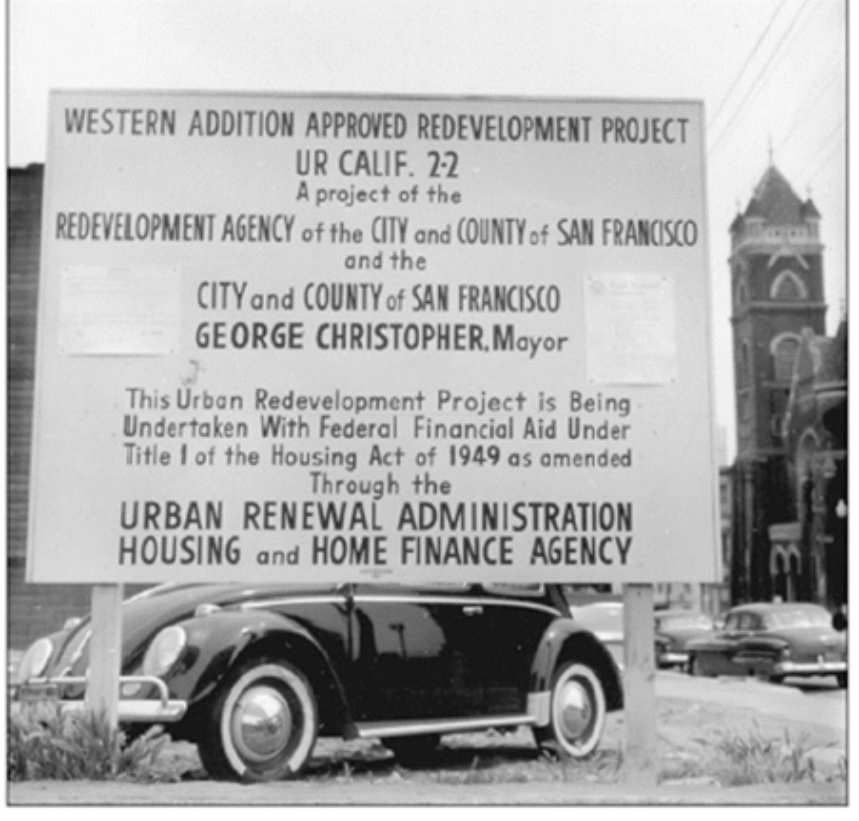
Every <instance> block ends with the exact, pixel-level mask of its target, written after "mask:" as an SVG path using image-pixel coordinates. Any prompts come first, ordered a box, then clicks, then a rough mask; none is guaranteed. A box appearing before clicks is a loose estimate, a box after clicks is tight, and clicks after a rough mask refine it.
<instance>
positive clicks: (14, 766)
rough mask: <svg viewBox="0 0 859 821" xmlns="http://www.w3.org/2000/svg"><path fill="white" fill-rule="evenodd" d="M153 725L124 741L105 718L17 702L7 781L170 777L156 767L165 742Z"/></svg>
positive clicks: (9, 741) (9, 736)
mask: <svg viewBox="0 0 859 821" xmlns="http://www.w3.org/2000/svg"><path fill="white" fill-rule="evenodd" d="M158 732H159V731H157V730H155V731H150V732H149V733H146V734H145V735H142V736H140V737H139V738H136V739H135V740H134V741H132V742H130V743H129V742H128V740H127V738H126V736H125V734H124V733H122V732H121V731H119V730H118V729H116V728H112V727H110V725H109V722H108V721H107V718H106V717H105V716H104V715H103V714H102V715H96V714H94V713H92V712H83V713H65V714H64V713H63V712H62V711H61V709H60V707H59V705H57V704H52V703H50V702H34V703H33V704H27V705H22V707H21V709H18V710H15V711H14V712H13V714H12V715H10V716H9V723H8V728H7V763H6V774H7V778H8V780H9V781H36V780H48V779H49V780H57V781H72V780H91V781H110V780H116V781H143V782H152V781H174V780H177V778H178V776H176V775H175V774H174V773H171V772H169V771H166V770H163V769H159V768H158V758H159V756H160V754H161V752H162V751H163V749H164V747H165V745H166V744H167V743H168V742H169V737H168V736H166V735H160V736H158Z"/></svg>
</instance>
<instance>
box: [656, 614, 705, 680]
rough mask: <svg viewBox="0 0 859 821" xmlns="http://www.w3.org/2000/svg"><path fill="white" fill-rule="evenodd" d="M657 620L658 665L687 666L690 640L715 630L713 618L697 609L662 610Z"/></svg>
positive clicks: (657, 615)
mask: <svg viewBox="0 0 859 821" xmlns="http://www.w3.org/2000/svg"><path fill="white" fill-rule="evenodd" d="M655 622H656V623H655V625H654V630H655V632H656V637H655V641H656V664H657V666H658V667H682V668H685V667H686V666H687V665H688V663H689V653H688V651H687V649H686V647H687V645H688V644H689V642H690V641H693V640H694V639H697V638H701V637H702V636H705V635H707V634H709V633H710V632H712V630H713V619H712V618H710V616H708V615H707V614H706V613H701V612H699V611H696V610H679V609H678V610H660V611H658V612H657V613H656V617H655Z"/></svg>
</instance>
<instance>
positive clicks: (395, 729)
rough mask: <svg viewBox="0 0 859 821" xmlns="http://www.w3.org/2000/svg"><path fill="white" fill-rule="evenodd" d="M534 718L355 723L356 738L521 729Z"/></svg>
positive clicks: (507, 717)
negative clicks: (504, 728) (503, 728)
mask: <svg viewBox="0 0 859 821" xmlns="http://www.w3.org/2000/svg"><path fill="white" fill-rule="evenodd" d="M536 723H537V720H536V717H535V716H533V715H530V714H528V713H523V714H521V715H499V716H480V717H479V718H434V719H425V720H423V721H421V720H417V719H416V720H405V721H367V722H356V724H355V730H356V732H357V735H358V738H391V737H394V736H409V735H427V734H429V733H467V732H471V731H472V730H488V729H489V728H490V727H521V726H530V725H532V724H536Z"/></svg>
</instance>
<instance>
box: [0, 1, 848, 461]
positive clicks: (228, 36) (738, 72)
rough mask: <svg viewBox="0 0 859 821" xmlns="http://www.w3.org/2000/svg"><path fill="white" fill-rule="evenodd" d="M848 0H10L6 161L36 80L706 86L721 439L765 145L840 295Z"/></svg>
mask: <svg viewBox="0 0 859 821" xmlns="http://www.w3.org/2000/svg"><path fill="white" fill-rule="evenodd" d="M845 2H846V0H309V1H308V0H279V1H278V2H274V1H270V2H266V0H234V1H230V2H228V1H227V0H124V2H119V1H118V0H11V1H10V2H9V3H8V16H7V26H8V36H7V48H8V55H7V66H8V83H7V85H8V88H7V93H8V101H7V111H6V114H7V117H8V125H7V133H8V145H7V161H8V163H9V165H11V166H25V165H27V164H29V163H32V162H44V161H45V148H46V143H47V111H48V90H49V89H50V88H80V89H107V88H111V89H146V90H160V89H165V90H166V89H171V90H186V91H198V90H213V91H248V92H251V91H276V92H301V93H313V92H334V93H336V92H343V93H378V94H427V95H486V96H493V95H512V96H534V97H572V98H614V99H618V98H620V99H682V100H703V102H704V110H705V119H706V123H707V140H706V144H707V157H706V167H707V171H706V173H707V185H708V203H707V207H708V214H709V247H710V275H711V279H712V291H713V300H712V302H713V311H714V317H713V356H714V360H715V362H714V365H715V387H716V391H715V394H716V395H715V404H716V416H717V421H718V424H719V425H720V426H722V427H723V428H724V429H725V431H726V439H727V453H726V456H727V458H729V459H730V458H731V455H732V453H733V450H734V436H735V434H734V427H733V420H734V405H733V383H732V373H731V371H732V367H731V362H732V350H731V334H730V322H729V316H730V300H729V297H730V295H729V270H728V264H727V260H728V256H729V253H730V249H729V236H728V226H729V225H730V223H731V221H732V220H733V218H734V216H735V215H736V213H737V210H738V209H741V210H742V209H745V207H746V205H747V204H748V201H749V198H750V197H751V195H752V191H753V188H754V186H755V185H756V183H757V182H758V181H759V180H760V178H761V176H762V175H763V174H764V172H765V171H766V169H767V167H768V165H769V163H770V161H772V162H773V163H774V164H775V165H776V167H778V169H779V170H780V171H781V172H782V173H783V174H784V175H785V176H786V177H787V179H788V180H789V181H790V183H791V185H792V186H793V188H794V190H795V192H796V193H797V194H798V195H799V196H800V197H801V198H802V199H805V198H806V197H808V196H811V198H812V199H813V200H814V202H815V204H816V206H817V208H818V210H819V211H820V213H821V215H822V221H821V231H822V238H823V242H824V244H825V246H826V248H825V251H824V270H825V272H826V297H827V301H828V303H829V305H830V308H829V316H828V323H829V327H828V330H829V332H830V333H833V332H834V330H835V327H836V325H837V322H838V320H839V318H840V317H841V314H842V309H843V305H844V299H845V271H846V247H845V246H846V238H847V224H846V220H847V209H846V198H847V186H846V156H847V137H846V131H847V121H846V102H847V101H846V48H847V36H846V23H845V16H846V12H845Z"/></svg>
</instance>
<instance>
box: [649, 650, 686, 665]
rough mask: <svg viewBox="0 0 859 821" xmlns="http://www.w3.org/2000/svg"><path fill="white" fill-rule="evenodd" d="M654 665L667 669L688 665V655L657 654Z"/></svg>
mask: <svg viewBox="0 0 859 821" xmlns="http://www.w3.org/2000/svg"><path fill="white" fill-rule="evenodd" d="M656 663H657V664H660V665H662V666H663V667H669V666H672V665H675V664H688V663H689V654H688V653H657V654H656Z"/></svg>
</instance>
